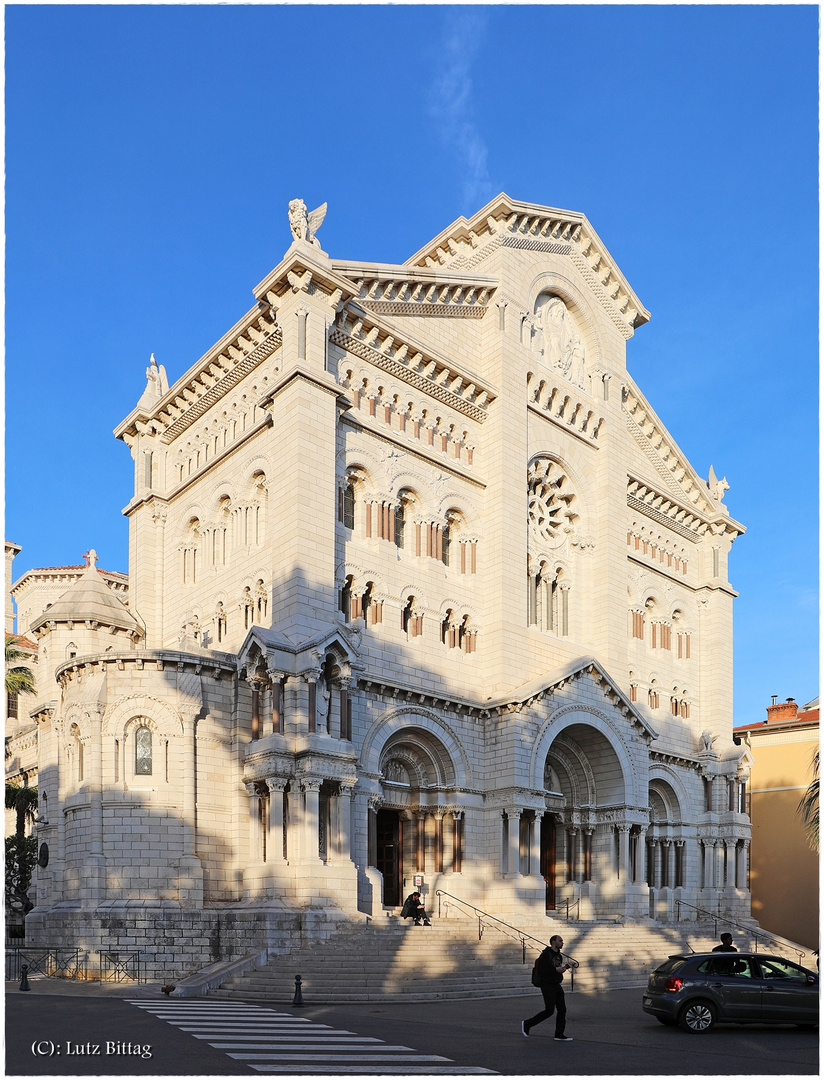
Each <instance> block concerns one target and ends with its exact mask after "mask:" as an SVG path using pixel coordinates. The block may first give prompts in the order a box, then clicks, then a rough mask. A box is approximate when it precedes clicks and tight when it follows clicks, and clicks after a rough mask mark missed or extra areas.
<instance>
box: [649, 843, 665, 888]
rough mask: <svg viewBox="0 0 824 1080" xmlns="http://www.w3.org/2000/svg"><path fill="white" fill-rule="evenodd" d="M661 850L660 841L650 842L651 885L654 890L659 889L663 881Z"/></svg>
mask: <svg viewBox="0 0 824 1080" xmlns="http://www.w3.org/2000/svg"><path fill="white" fill-rule="evenodd" d="M663 854H664V853H663V850H662V848H661V841H660V840H659V839H657V838H654V839H653V841H652V885H653V888H655V889H660V888H661V882H662V879H663V874H662V872H661V870H662V862H663V858H662V857H663Z"/></svg>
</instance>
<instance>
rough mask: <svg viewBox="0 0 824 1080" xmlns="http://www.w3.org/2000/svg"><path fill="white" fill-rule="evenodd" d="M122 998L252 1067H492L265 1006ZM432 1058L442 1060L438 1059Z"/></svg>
mask: <svg viewBox="0 0 824 1080" xmlns="http://www.w3.org/2000/svg"><path fill="white" fill-rule="evenodd" d="M126 1000H127V1001H128V1003H129V1004H132V1005H136V1006H137V1007H138V1008H139V1009H141V1010H143V1011H144V1012H146V1013H149V1014H150V1015H152V1016H155V1017H156V1018H157V1019H158V1020H163V1021H164V1022H165V1023H168V1024H172V1025H173V1026H174V1027H176V1028H177V1029H178V1030H179V1031H181V1032H183V1033H185V1034H187V1035H191V1036H192V1038H195V1039H199V1040H202V1041H205V1042H207V1043H208V1045H209V1046H211V1047H213V1048H214V1049H215V1050H221V1051H223V1052H224V1053H226V1056H227V1057H228V1058H231V1059H232V1060H234V1061H238V1062H244V1063H245V1064H246V1065H247V1066H248V1067H249V1068H250V1069H253V1070H255V1071H256V1072H271V1073H275V1072H283V1073H286V1072H290V1073H295V1074H299V1073H301V1072H306V1073H358V1072H359V1073H369V1074H372V1075H377V1074H380V1073H390V1074H400V1073H404V1074H406V1075H410V1074H413V1073H425V1074H442V1075H446V1074H447V1073H448V1074H454V1075H474V1074H480V1073H484V1074H487V1075H488V1074H491V1073H493V1070H491V1069H483V1068H479V1067H475V1066H472V1067H466V1066H463V1067H462V1066H458V1065H456V1064H455V1063H454V1062H453V1061H452V1059H451V1058H448V1057H443V1056H442V1055H440V1054H424V1053H421V1052H420V1051H418V1050H415V1049H414V1048H412V1047H409V1046H391V1045H389V1044H388V1043H385V1042H383V1040H381V1039H378V1038H375V1037H374V1036H371V1035H358V1034H357V1033H356V1032H354V1031H348V1030H346V1029H344V1028H334V1027H332V1026H331V1025H329V1024H321V1023H318V1022H316V1021H314V1020H309V1019H308V1018H306V1017H302V1016H295V1015H294V1014H293V1013H289V1012H282V1011H279V1010H277V1009H274V1008H271V1007H269V1006H261V1005H252V1004H240V1005H238V1004H229V1003H223V1002H207V1001H203V1002H201V1001H197V1002H191V1003H189V1002H187V1003H182V1004H181V1003H178V1002H157V1001H147V1000H146V999H145V998H144V999H134V998H132V999H126ZM327 1062H328V1063H330V1064H326V1063H327ZM436 1062H444V1063H446V1064H445V1065H436V1064H434V1063H436ZM331 1063H334V1064H331ZM300 1065H302V1066H303V1068H302V1069H301V1067H300ZM416 1066H418V1067H416Z"/></svg>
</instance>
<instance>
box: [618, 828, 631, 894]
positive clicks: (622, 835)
mask: <svg viewBox="0 0 824 1080" xmlns="http://www.w3.org/2000/svg"><path fill="white" fill-rule="evenodd" d="M629 830H630V826H629V825H626V824H623V825H619V826H618V877H619V878H620V879H621V881H624V882H629V880H630V873H629Z"/></svg>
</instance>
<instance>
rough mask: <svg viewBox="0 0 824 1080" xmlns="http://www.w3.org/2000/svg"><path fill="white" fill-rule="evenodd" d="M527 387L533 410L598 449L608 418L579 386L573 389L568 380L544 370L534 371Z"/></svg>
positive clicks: (528, 398) (528, 377)
mask: <svg viewBox="0 0 824 1080" xmlns="http://www.w3.org/2000/svg"><path fill="white" fill-rule="evenodd" d="M526 387H527V403H528V406H529V408H530V409H532V410H533V412H536V413H538V414H539V415H540V416H542V417H543V418H544V419H545V420H550V421H551V422H552V423H553V424H555V425H556V426H557V427H559V428H561V429H562V430H564V431H569V432H571V433H572V434H573V435H575V436H577V437H578V438H579V439H581V440H582V442H585V443H586V444H587V445H588V446H592V447H594V448H595V449H596V450H597V449H598V436H599V435H600V433H601V426H602V424H603V422H604V418H603V416H602V415H601V414H600V413H598V412H596V410H595V409H594V408H593V405H592V401H591V400H590V401H586V400H585V397H586V395H585V394H583V393H582V392H581V391H580V390H578V389H577V387H576V388H573V387H572V384H571V383H568V382H563V383H562V382H560V381H557V382H555V381H553V380H552V378H551V377H550V375H549V373H548V372H543V371H541V372H530V373H529V374H528V375H527V381H526Z"/></svg>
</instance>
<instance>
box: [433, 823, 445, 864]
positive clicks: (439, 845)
mask: <svg viewBox="0 0 824 1080" xmlns="http://www.w3.org/2000/svg"><path fill="white" fill-rule="evenodd" d="M434 817H435V868H434V869H435V873H436V874H442V873H443V810H436V811H435V814H434Z"/></svg>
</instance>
